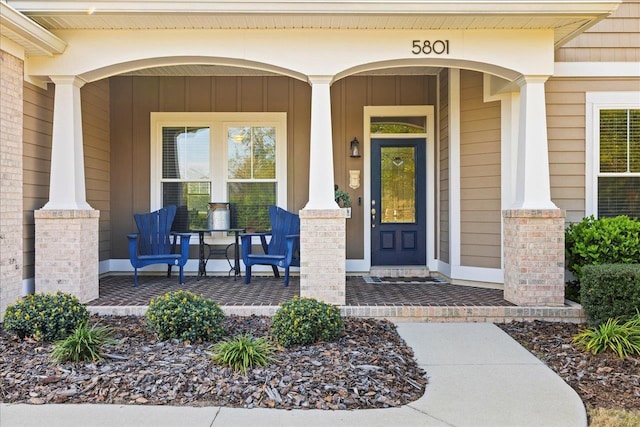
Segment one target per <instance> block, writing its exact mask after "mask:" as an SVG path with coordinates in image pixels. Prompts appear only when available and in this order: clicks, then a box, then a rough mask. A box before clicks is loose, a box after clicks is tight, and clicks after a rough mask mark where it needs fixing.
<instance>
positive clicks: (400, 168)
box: [380, 147, 416, 223]
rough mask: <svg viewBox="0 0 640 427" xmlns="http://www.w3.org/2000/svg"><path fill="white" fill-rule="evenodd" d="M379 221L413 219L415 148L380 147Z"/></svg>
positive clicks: (403, 221) (413, 221) (408, 221)
mask: <svg viewBox="0 0 640 427" xmlns="http://www.w3.org/2000/svg"><path fill="white" fill-rule="evenodd" d="M380 172H381V174H380V175H381V176H380V180H381V182H380V186H381V193H382V194H381V201H380V202H381V205H380V209H381V212H380V215H381V216H380V221H381V222H383V223H395V222H402V223H415V222H416V162H415V148H414V147H380Z"/></svg>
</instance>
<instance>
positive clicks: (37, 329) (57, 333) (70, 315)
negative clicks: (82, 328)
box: [4, 292, 89, 341]
mask: <svg viewBox="0 0 640 427" xmlns="http://www.w3.org/2000/svg"><path fill="white" fill-rule="evenodd" d="M88 320H89V311H88V310H87V308H86V307H85V306H84V305H83V304H82V303H80V301H79V300H78V298H76V297H75V296H73V295H70V294H65V293H62V292H57V293H56V294H33V295H27V296H26V297H25V298H24V299H22V300H20V301H18V302H16V303H15V304H12V305H9V306H8V307H7V310H6V311H5V313H4V328H5V329H6V330H7V331H9V332H12V333H14V334H16V335H17V336H18V337H20V338H21V339H24V338H27V337H33V338H35V339H38V340H42V341H55V340H59V339H62V338H65V337H66V336H67V335H69V334H70V333H71V332H72V331H73V330H74V329H76V328H77V327H78V326H79V325H80V324H82V323H83V322H87V321H88Z"/></svg>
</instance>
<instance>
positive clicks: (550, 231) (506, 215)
mask: <svg viewBox="0 0 640 427" xmlns="http://www.w3.org/2000/svg"><path fill="white" fill-rule="evenodd" d="M502 216H503V219H504V298H505V299H506V300H508V301H511V302H512V303H514V304H517V305H522V306H563V305H564V217H565V213H564V211H562V210H560V209H512V210H505V211H503V212H502Z"/></svg>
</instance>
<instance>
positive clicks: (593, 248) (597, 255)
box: [565, 215, 640, 282]
mask: <svg viewBox="0 0 640 427" xmlns="http://www.w3.org/2000/svg"><path fill="white" fill-rule="evenodd" d="M565 256H566V263H567V269H569V271H571V272H572V273H573V274H574V276H575V278H576V279H577V280H578V282H582V269H583V268H584V266H587V265H598V264H634V263H640V221H638V220H635V219H630V218H629V217H627V216H624V215H621V216H617V217H614V218H599V219H595V218H594V217H593V216H590V217H587V218H584V219H583V220H582V221H581V222H579V223H576V224H571V225H569V226H568V227H567V229H566V230H565Z"/></svg>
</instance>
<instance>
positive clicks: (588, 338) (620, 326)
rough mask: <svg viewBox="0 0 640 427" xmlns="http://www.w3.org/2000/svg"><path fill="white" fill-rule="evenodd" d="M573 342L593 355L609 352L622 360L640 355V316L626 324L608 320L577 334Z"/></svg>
mask: <svg viewBox="0 0 640 427" xmlns="http://www.w3.org/2000/svg"><path fill="white" fill-rule="evenodd" d="M573 342H574V343H575V344H576V345H577V346H578V347H580V348H582V349H583V350H585V351H589V352H591V353H592V354H599V353H602V352H604V351H607V350H609V351H613V352H614V353H616V354H617V355H618V357H620V358H621V359H624V358H626V357H629V356H632V355H636V354H640V314H637V315H636V317H634V318H633V319H631V320H628V321H626V322H624V323H620V321H619V320H618V319H616V318H611V319H608V320H607V321H606V322H604V323H601V324H600V325H598V326H593V327H591V328H589V329H586V330H584V331H582V332H580V333H578V334H576V335H575V336H574V337H573Z"/></svg>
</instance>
